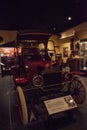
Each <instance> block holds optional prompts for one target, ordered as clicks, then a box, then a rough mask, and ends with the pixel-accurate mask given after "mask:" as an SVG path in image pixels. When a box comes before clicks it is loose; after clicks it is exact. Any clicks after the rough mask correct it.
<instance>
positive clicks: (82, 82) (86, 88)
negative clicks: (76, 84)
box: [69, 77, 87, 106]
mask: <svg viewBox="0 0 87 130" xmlns="http://www.w3.org/2000/svg"><path fill="white" fill-rule="evenodd" d="M74 80H75V79H74ZM76 80H78V81H80V82H81V84H82V87H83V88H84V91H85V99H84V101H83V103H81V104H78V103H77V105H78V106H82V105H83V104H87V87H86V86H87V83H86V82H85V80H83V79H82V78H81V77H76ZM69 88H70V86H69ZM69 90H70V89H69ZM72 97H73V96H72Z"/></svg>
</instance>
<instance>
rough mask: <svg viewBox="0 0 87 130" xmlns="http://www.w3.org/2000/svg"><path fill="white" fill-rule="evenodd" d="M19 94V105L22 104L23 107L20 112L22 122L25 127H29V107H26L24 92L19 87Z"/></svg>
mask: <svg viewBox="0 0 87 130" xmlns="http://www.w3.org/2000/svg"><path fill="white" fill-rule="evenodd" d="M17 94H18V96H19V97H18V99H19V101H20V103H19V104H20V107H21V112H20V116H21V121H22V123H23V125H27V124H28V111H27V105H26V100H25V96H24V93H23V90H22V88H21V87H20V86H17ZM21 114H22V115H21Z"/></svg>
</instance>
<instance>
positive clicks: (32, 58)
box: [24, 53, 43, 61]
mask: <svg viewBox="0 0 87 130" xmlns="http://www.w3.org/2000/svg"><path fill="white" fill-rule="evenodd" d="M24 60H25V61H39V60H40V61H42V60H43V57H42V56H41V55H39V54H37V55H36V54H34V53H29V54H27V55H24Z"/></svg>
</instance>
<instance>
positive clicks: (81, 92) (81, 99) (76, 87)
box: [69, 78, 87, 105]
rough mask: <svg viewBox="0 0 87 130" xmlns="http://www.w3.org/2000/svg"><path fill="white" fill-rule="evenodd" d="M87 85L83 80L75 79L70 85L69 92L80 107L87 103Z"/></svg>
mask: <svg viewBox="0 0 87 130" xmlns="http://www.w3.org/2000/svg"><path fill="white" fill-rule="evenodd" d="M86 87H87V85H86V82H85V81H84V80H83V79H81V78H75V79H73V80H72V82H71V83H70V85H69V92H70V94H71V95H72V97H73V98H74V100H75V102H76V103H77V104H78V105H80V104H83V103H85V102H87V88H86Z"/></svg>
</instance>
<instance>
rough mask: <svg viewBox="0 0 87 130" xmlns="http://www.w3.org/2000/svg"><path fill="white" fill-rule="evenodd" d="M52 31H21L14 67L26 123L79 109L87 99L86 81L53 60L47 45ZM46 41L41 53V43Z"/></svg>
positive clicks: (22, 117)
mask: <svg viewBox="0 0 87 130" xmlns="http://www.w3.org/2000/svg"><path fill="white" fill-rule="evenodd" d="M51 35H52V34H45V33H26V32H20V33H18V35H17V41H16V48H15V64H14V65H13V66H12V72H13V80H14V83H15V86H16V87H15V89H16V94H17V103H18V109H19V112H20V117H21V121H22V123H23V124H24V125H27V124H28V123H32V122H33V121H37V120H47V119H48V117H52V116H53V115H56V114H58V113H61V112H68V111H70V110H73V109H76V108H77V107H78V106H79V105H81V104H83V103H85V101H86V98H87V93H86V88H85V82H84V81H83V80H82V79H81V78H79V77H78V76H74V75H72V73H70V72H69V69H68V67H67V66H66V65H61V66H60V65H58V64H56V63H53V62H52V60H51V57H50V55H49V54H48V49H47V44H48V41H49V38H50V36H51ZM39 43H44V46H45V49H44V52H43V53H41V51H40V49H39V47H38V44H39Z"/></svg>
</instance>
